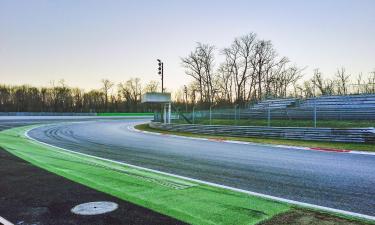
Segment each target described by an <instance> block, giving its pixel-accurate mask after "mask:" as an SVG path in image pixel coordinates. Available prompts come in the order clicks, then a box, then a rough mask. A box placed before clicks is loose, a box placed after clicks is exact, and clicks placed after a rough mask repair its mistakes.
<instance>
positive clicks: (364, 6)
mask: <svg viewBox="0 0 375 225" xmlns="http://www.w3.org/2000/svg"><path fill="white" fill-rule="evenodd" d="M249 32H255V33H257V34H258V37H259V38H261V39H266V40H271V41H272V42H273V44H274V46H275V48H276V49H277V51H278V53H279V54H280V55H281V56H286V57H288V58H289V59H290V60H291V61H292V62H293V64H296V65H298V66H300V67H307V68H306V70H305V71H304V73H305V76H306V78H308V77H311V76H312V71H313V69H315V68H320V70H321V71H322V72H323V74H324V75H326V76H332V75H333V74H334V73H335V71H336V69H337V68H338V67H341V66H345V67H346V69H347V71H348V72H349V73H350V74H352V75H353V76H354V75H357V74H358V73H360V72H363V73H364V74H365V75H366V74H368V73H369V72H370V71H374V70H375V0H352V1H349V0H314V1H311V0H305V1H304V0H299V1H297V0H282V1H280V0H273V1H271V0H265V1H259V0H258V1H252V0H244V1H242V0H227V1H220V0H189V1H187V0H185V1H182V0H181V1H180V0H160V1H156V0H154V1H152V0H149V1H145V0H134V1H126V0H122V1H120V0H105V1H104V0H49V1H48V0H0V83H6V84H30V85H37V86H48V85H50V84H51V81H58V80H61V79H64V80H65V83H66V84H68V85H70V86H73V87H81V88H84V89H86V90H88V89H92V88H99V87H100V86H101V83H100V81H101V79H103V78H108V79H110V80H112V81H114V82H116V83H118V82H123V81H126V80H128V79H130V78H132V77H140V78H141V79H142V80H143V81H144V82H146V81H149V80H159V79H160V77H159V76H158V74H157V62H156V59H157V58H160V59H162V60H163V61H164V72H165V82H164V83H165V86H166V87H167V89H169V90H175V89H177V88H179V87H181V86H182V85H184V84H186V83H188V82H189V81H191V78H190V77H188V76H187V75H185V73H184V68H183V67H182V66H181V57H184V56H187V55H188V54H189V52H190V51H192V50H193V49H194V47H195V46H196V43H197V42H202V43H209V44H213V45H215V46H216V52H217V53H219V52H220V49H222V48H224V47H227V46H229V45H230V44H231V42H232V41H233V39H234V38H235V37H238V36H241V35H245V34H247V33H249ZM215 63H216V65H218V64H219V63H220V56H219V58H218V59H217V60H216V62H215Z"/></svg>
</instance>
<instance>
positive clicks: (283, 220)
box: [259, 209, 373, 225]
mask: <svg viewBox="0 0 375 225" xmlns="http://www.w3.org/2000/svg"><path fill="white" fill-rule="evenodd" d="M275 224H278V225H369V224H373V223H366V222H359V221H353V220H349V219H345V218H341V217H337V216H334V215H330V214H326V213H321V212H316V211H311V210H305V209H293V210H291V211H288V212H286V213H282V214H280V215H278V216H275V217H273V218H272V219H270V220H267V221H265V222H263V223H260V224H259V225H275Z"/></svg>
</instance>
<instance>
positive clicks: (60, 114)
mask: <svg viewBox="0 0 375 225" xmlns="http://www.w3.org/2000/svg"><path fill="white" fill-rule="evenodd" d="M0 116H96V113H74V112H0Z"/></svg>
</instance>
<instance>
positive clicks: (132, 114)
mask: <svg viewBox="0 0 375 225" xmlns="http://www.w3.org/2000/svg"><path fill="white" fill-rule="evenodd" d="M96 115H97V116H153V115H154V113H97V114H96Z"/></svg>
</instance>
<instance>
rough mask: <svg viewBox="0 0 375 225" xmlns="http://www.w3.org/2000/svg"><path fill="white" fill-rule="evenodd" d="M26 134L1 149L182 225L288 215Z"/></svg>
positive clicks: (9, 133) (274, 205)
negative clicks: (92, 156)
mask: <svg viewBox="0 0 375 225" xmlns="http://www.w3.org/2000/svg"><path fill="white" fill-rule="evenodd" d="M29 128H31V126H29V127H20V128H13V129H9V130H5V131H1V132H0V146H1V147H3V148H4V149H6V150H7V151H9V152H10V153H12V154H14V155H16V156H18V157H20V158H22V159H24V160H26V161H29V162H30V163H32V164H34V165H36V166H38V167H41V168H43V169H46V170H48V171H50V172H53V173H55V174H58V175H60V176H63V177H66V178H68V179H70V180H73V181H75V182H77V183H80V184H83V185H86V186H88V187H91V188H94V189H96V190H99V191H102V192H105V193H108V194H111V195H113V196H116V197H118V198H121V199H123V200H126V201H130V202H133V203H135V204H138V205H141V206H144V207H147V208H150V209H152V210H154V211H157V212H159V213H162V214H165V215H168V216H171V217H174V218H177V219H179V220H182V221H185V222H187V223H191V224H256V223H258V222H261V221H264V220H267V219H270V218H272V217H273V216H275V215H277V214H280V213H283V212H286V211H288V210H290V209H291V206H290V205H288V204H285V203H279V202H274V201H270V200H267V199H264V198H260V197H255V196H250V195H247V194H244V193H239V192H234V191H229V190H226V189H221V188H216V187H212V186H208V185H202V184H197V183H194V182H190V181H185V180H182V179H177V178H174V177H170V176H165V175H160V174H157V173H153V172H147V171H144V170H140V169H134V168H132V167H127V166H123V165H120V164H117V163H111V162H106V161H104V160H98V159H93V158H91V157H87V156H82V155H78V154H74V153H69V152H64V151H61V150H59V149H57V148H53V147H49V146H46V145H43V144H39V143H37V142H34V141H31V140H29V139H27V138H26V137H25V136H24V132H25V130H27V129H29ZM30 194H31V193H30Z"/></svg>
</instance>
